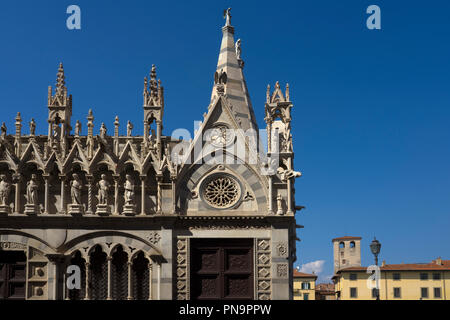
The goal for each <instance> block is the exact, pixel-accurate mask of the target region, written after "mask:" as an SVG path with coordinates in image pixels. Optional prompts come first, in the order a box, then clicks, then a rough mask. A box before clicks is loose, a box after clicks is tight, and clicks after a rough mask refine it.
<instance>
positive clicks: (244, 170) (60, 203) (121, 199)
mask: <svg viewBox="0 0 450 320" xmlns="http://www.w3.org/2000/svg"><path fill="white" fill-rule="evenodd" d="M225 17H226V24H225V26H224V27H223V28H222V33H223V37H222V42H221V47H220V53H219V59H218V64H217V69H216V73H215V77H214V84H213V90H212V96H211V101H210V104H209V107H208V112H207V113H206V114H205V115H204V121H203V122H202V124H201V125H200V127H199V129H198V130H197V131H196V134H195V138H194V139H193V140H192V141H180V140H177V139H174V138H172V137H170V136H165V135H164V134H163V114H164V109H165V104H164V90H163V87H162V85H161V81H159V80H157V75H156V68H155V67H154V66H153V67H152V69H151V73H150V77H149V79H147V78H145V80H144V92H143V96H144V99H143V100H144V102H143V120H144V132H143V135H137V134H136V133H135V132H134V131H133V124H132V123H131V122H129V121H128V122H127V123H126V127H127V135H126V136H121V135H119V125H124V124H123V123H119V119H118V118H117V117H116V119H115V122H114V131H113V132H112V133H110V134H108V130H107V128H106V126H105V125H104V124H103V123H102V124H101V126H99V129H98V132H99V134H96V135H94V113H93V112H92V111H89V114H88V115H87V130H86V129H85V128H83V125H82V124H81V122H80V121H78V120H77V121H75V122H73V121H72V96H71V95H69V94H68V89H67V87H66V84H65V74H64V68H63V65H62V64H61V65H60V66H59V70H58V73H57V82H56V86H55V88H52V87H49V89H48V123H47V124H46V125H48V134H46V135H37V134H36V123H35V121H34V120H31V122H29V124H28V126H29V131H28V130H27V131H28V132H27V133H24V132H23V130H22V128H23V120H22V119H21V116H20V113H18V114H17V117H16V119H15V120H16V122H15V132H14V133H12V134H9V133H8V131H7V128H6V125H5V124H3V125H2V128H1V136H0V180H1V181H0V299H32V300H33V299H34V300H47V299H50V300H52V299H86V300H89V299H95V300H97V299H98V300H103V299H105V300H111V299H130V300H131V299H140V300H158V299H182V300H184V299H255V300H267V299H292V274H293V263H294V261H295V259H296V249H295V244H296V240H297V238H296V228H298V227H301V226H298V225H296V223H295V212H296V211H297V210H300V209H301V208H302V207H301V206H296V204H295V199H294V191H295V190H294V180H295V178H296V177H298V176H300V173H299V172H295V171H294V170H293V156H294V153H293V148H292V135H291V113H290V112H291V108H292V107H293V104H292V102H291V101H290V97H289V87H288V86H287V87H286V90H281V88H280V85H279V84H278V83H276V85H275V88H274V89H273V90H271V89H270V87H268V88H267V93H266V96H267V101H266V105H265V121H266V124H267V132H268V134H267V136H268V138H267V147H268V150H266V151H263V148H262V147H260V145H261V144H262V143H261V141H259V139H262V138H261V137H260V136H259V133H258V132H259V131H258V125H257V122H256V119H255V115H254V112H253V107H252V104H251V101H250V96H249V93H248V90H247V85H246V82H245V78H244V75H243V68H244V62H243V60H242V59H241V49H240V41H239V40H238V41H237V42H236V43H235V41H234V27H233V26H232V25H231V21H230V20H231V19H230V18H231V16H230V12H229V10H228V11H227V12H226V14H225ZM172 108H173V107H172ZM72 126H73V127H72ZM85 130H86V135H83V133H84V131H85ZM206 132H209V135H208V137H209V138H208V139H204V138H203V137H204V135H205V133H206ZM248 132H253V133H256V140H255V139H251V138H252V137H251V135H249V134H247V133H248ZM255 141H256V142H255ZM235 145H238V146H240V148H241V149H243V150H244V151H245V152H244V156H242V157H241V156H240V153H239V152H237V153H233V150H232V149H233V148H230V146H235ZM195 150H202V153H201V155H198V154H197V153H196V151H195ZM275 151H276V152H275ZM219 154H220V157H221V159H225V160H226V161H222V162H221V161H218V162H217V163H216V162H212V163H211V162H208V163H207V162H206V161H203V160H204V159H203V158H204V156H205V155H208V156H209V158H214V157H217V155H219ZM275 154H276V157H275V156H274V155H275ZM69 266H78V268H79V271H80V287H79V288H78V289H77V288H75V289H73V288H69V287H68V286H67V277H68V276H70V273H67V271H68V267H69Z"/></svg>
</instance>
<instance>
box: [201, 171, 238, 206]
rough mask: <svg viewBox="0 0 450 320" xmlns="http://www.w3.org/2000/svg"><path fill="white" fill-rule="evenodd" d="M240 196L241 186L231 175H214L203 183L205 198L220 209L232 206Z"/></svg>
mask: <svg viewBox="0 0 450 320" xmlns="http://www.w3.org/2000/svg"><path fill="white" fill-rule="evenodd" d="M240 197H241V187H240V185H239V183H238V182H237V181H236V180H235V179H234V178H232V177H231V176H228V175H220V176H213V177H211V178H210V179H208V180H206V181H205V182H204V183H203V199H204V200H205V201H206V203H208V204H209V205H210V206H212V207H215V208H218V209H226V208H229V207H232V206H233V205H235V204H236V203H237V202H238V201H239V199H240Z"/></svg>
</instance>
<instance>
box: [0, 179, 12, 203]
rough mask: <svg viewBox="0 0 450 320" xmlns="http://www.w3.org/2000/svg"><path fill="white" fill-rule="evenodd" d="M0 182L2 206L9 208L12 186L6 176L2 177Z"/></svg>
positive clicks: (0, 201)
mask: <svg viewBox="0 0 450 320" xmlns="http://www.w3.org/2000/svg"><path fill="white" fill-rule="evenodd" d="M0 180H1V181H0V205H3V206H7V205H8V198H9V191H10V190H11V185H10V184H9V183H8V181H6V175H4V174H2V175H0Z"/></svg>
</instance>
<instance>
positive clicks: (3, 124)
mask: <svg viewBox="0 0 450 320" xmlns="http://www.w3.org/2000/svg"><path fill="white" fill-rule="evenodd" d="M0 130H1V131H2V133H1V136H2V138H5V137H6V124H5V123H4V122H3V123H2V127H1V128H0Z"/></svg>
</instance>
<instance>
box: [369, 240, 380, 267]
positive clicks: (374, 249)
mask: <svg viewBox="0 0 450 320" xmlns="http://www.w3.org/2000/svg"><path fill="white" fill-rule="evenodd" d="M380 249H381V243H380V241H378V240H377V239H376V238H375V237H374V238H373V240H372V243H371V244H370V251H372V253H373V255H374V256H375V265H378V254H379V253H380Z"/></svg>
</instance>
